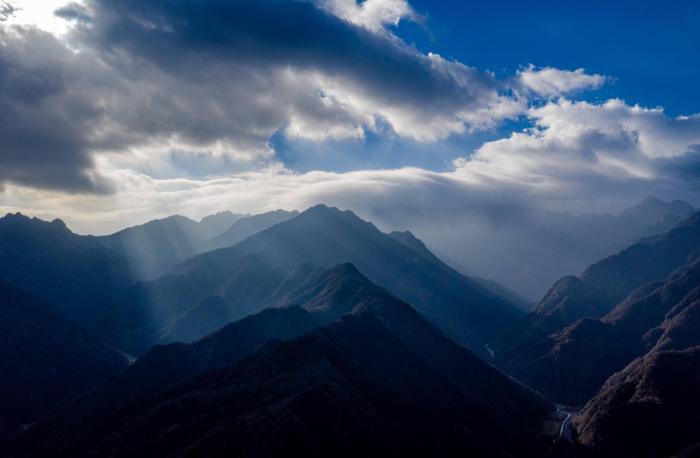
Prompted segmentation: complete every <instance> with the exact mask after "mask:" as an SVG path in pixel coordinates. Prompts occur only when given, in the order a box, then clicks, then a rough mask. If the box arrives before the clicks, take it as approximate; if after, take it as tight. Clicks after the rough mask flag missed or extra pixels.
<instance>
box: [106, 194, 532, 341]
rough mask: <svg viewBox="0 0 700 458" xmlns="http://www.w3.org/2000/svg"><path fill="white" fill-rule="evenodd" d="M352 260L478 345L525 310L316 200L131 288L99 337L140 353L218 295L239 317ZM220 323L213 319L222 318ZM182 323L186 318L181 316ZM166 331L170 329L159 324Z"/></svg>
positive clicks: (445, 327) (447, 329)
mask: <svg viewBox="0 0 700 458" xmlns="http://www.w3.org/2000/svg"><path fill="white" fill-rule="evenodd" d="M342 262H351V263H353V264H354V265H356V266H357V267H358V269H359V270H361V271H362V272H363V273H364V274H366V275H367V276H368V278H370V280H372V281H374V282H376V283H378V284H381V285H382V286H384V287H386V288H387V289H389V290H390V291H391V292H392V293H394V294H396V295H398V296H399V297H401V298H402V299H404V300H406V301H408V302H409V303H411V304H412V305H413V306H415V307H416V309H417V310H418V311H420V312H421V313H423V314H424V315H425V316H426V317H427V318H428V319H429V320H431V321H432V322H434V323H436V324H437V325H438V326H440V327H441V328H442V329H443V330H444V331H445V332H446V333H447V334H448V335H450V336H452V337H453V338H455V339H457V341H458V342H459V343H461V344H464V345H466V346H468V347H469V348H471V349H473V350H475V351H483V344H484V343H485V342H486V341H488V339H489V338H491V337H492V336H494V335H496V334H498V333H500V332H502V331H503V330H505V329H506V328H507V327H508V326H510V325H511V324H512V323H513V322H514V321H515V320H516V319H518V318H520V317H521V316H522V312H521V311H520V310H519V309H518V308H517V307H515V306H514V305H512V304H510V303H509V302H508V301H507V300H505V299H503V298H501V297H499V296H497V295H496V294H495V293H493V292H492V291H490V290H487V289H486V288H484V287H483V286H481V285H480V284H479V283H477V282H476V281H473V280H470V279H469V278H467V277H465V276H463V275H461V274H459V273H458V272H457V271H455V270H453V269H451V268H450V267H448V266H447V265H445V264H444V263H442V262H441V261H439V260H438V259H437V258H436V257H434V256H432V255H431V256H427V255H426V254H425V253H421V252H418V251H415V250H414V249H412V248H411V247H409V246H407V245H405V244H404V243H402V242H400V241H398V240H396V239H395V238H394V237H392V236H390V235H388V234H384V233H382V232H380V231H379V230H378V229H377V228H376V227H375V226H374V225H372V224H371V223H368V222H366V221H363V220H362V219H360V218H358V217H357V216H356V215H355V214H353V213H352V212H350V211H340V210H338V209H335V208H330V207H326V206H324V205H319V206H315V207H312V208H310V209H308V210H306V211H304V212H303V213H301V214H299V215H298V216H296V217H294V218H292V219H290V220H288V221H285V222H282V223H279V224H277V225H275V226H273V227H271V228H269V229H266V230H264V231H261V232H259V233H257V234H255V235H253V236H251V237H249V238H247V239H246V240H244V241H242V242H240V243H237V244H236V245H234V246H232V247H229V248H224V249H220V250H215V251H211V252H208V253H204V254H201V255H198V256H195V257H192V258H190V259H188V260H187V261H185V262H183V263H182V264H180V265H179V266H177V267H176V268H174V269H173V270H172V271H171V272H170V273H169V274H167V275H164V276H162V277H159V278H157V279H156V280H154V281H151V282H141V283H138V284H136V285H134V286H133V287H132V288H130V289H129V290H128V291H127V292H126V293H125V294H124V296H123V297H122V299H121V304H120V306H118V307H114V308H113V309H112V310H111V312H112V313H110V314H107V315H105V316H104V317H103V318H102V320H101V322H100V325H99V326H98V333H99V335H102V336H105V338H106V339H107V340H108V341H109V342H112V343H113V344H115V345H116V346H118V347H119V348H123V349H124V350H125V351H127V352H130V353H132V354H136V355H138V354H141V353H143V351H145V350H147V349H148V348H149V347H150V346H151V345H153V344H154V343H156V342H163V340H162V337H163V333H164V331H166V330H167V329H170V328H171V327H172V323H173V322H174V321H179V320H182V319H186V317H188V316H203V315H207V312H206V311H205V310H204V309H206V308H208V307H210V305H211V304H212V300H211V298H212V297H218V298H219V299H218V302H219V305H217V307H219V306H221V303H222V301H223V303H225V304H228V305H227V306H228V310H229V313H230V316H231V317H236V318H240V317H244V316H246V315H248V314H250V313H255V312H257V311H259V310H260V309H261V307H265V306H268V305H270V304H272V303H274V302H276V300H277V299H279V298H281V296H282V295H283V294H284V293H286V292H287V291H288V290H290V289H291V288H293V287H296V286H299V285H301V284H302V283H303V282H304V281H305V279H306V277H307V276H308V275H309V274H310V272H312V271H313V270H314V268H323V267H330V266H332V265H335V264H338V263H342ZM223 324H225V323H220V325H223ZM180 326H186V325H184V324H181V325H180ZM166 332H167V331H166Z"/></svg>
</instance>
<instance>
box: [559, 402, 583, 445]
mask: <svg viewBox="0 0 700 458" xmlns="http://www.w3.org/2000/svg"><path fill="white" fill-rule="evenodd" d="M557 412H559V413H561V414H562V415H564V419H563V420H562V422H561V426H559V439H560V440H564V441H566V442H573V441H574V431H573V427H572V426H571V420H572V419H573V418H574V415H576V414H577V413H578V411H576V410H573V409H572V408H571V407H567V406H562V405H557Z"/></svg>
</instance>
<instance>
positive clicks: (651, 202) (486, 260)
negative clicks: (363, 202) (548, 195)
mask: <svg viewBox="0 0 700 458" xmlns="http://www.w3.org/2000/svg"><path fill="white" fill-rule="evenodd" d="M693 211H694V208H693V207H692V206H691V205H689V204H688V203H686V202H683V201H679V200H676V201H671V202H664V201H661V200H660V199H658V198H655V197H648V198H646V199H644V200H643V201H641V202H639V203H638V204H636V205H634V206H632V207H630V208H627V209H624V210H622V211H621V212H619V213H618V214H577V213H572V212H566V211H553V210H548V209H543V208H537V207H530V206H527V205H523V204H517V203H504V204H494V203H485V204H483V205H479V204H474V203H472V204H470V205H468V206H465V207H464V208H463V209H461V210H460V211H455V210H454V209H453V210H450V211H447V210H443V209H441V208H439V207H437V208H428V209H425V211H424V212H421V213H419V214H416V213H415V212H411V213H406V212H403V210H402V207H401V206H397V207H396V208H395V209H386V208H384V207H383V208H382V212H377V213H373V212H368V213H367V214H362V216H363V217H367V218H369V219H370V220H372V221H374V222H375V223H377V224H379V225H380V227H382V228H385V229H387V230H395V229H400V230H405V229H410V230H411V232H413V233H414V234H416V236H418V237H419V238H420V239H421V240H423V241H424V242H425V243H426V244H427V245H428V246H429V247H430V248H431V250H432V251H433V252H434V253H435V254H437V255H438V256H439V257H440V258H441V259H442V260H444V261H445V262H447V263H448V264H450V265H451V266H453V267H455V268H456V269H458V270H459V271H460V272H462V273H464V274H465V275H468V276H473V277H481V278H485V279H491V280H495V281H497V282H498V283H500V284H502V285H506V286H508V287H509V288H510V289H512V290H513V291H515V292H516V293H517V294H518V295H519V296H522V297H524V298H525V299H526V300H528V301H530V302H533V303H534V302H537V301H538V300H539V299H541V298H542V296H543V295H544V294H545V293H546V292H547V289H548V288H549V287H550V286H551V285H552V283H553V282H554V281H556V280H557V279H558V278H560V277H561V276H562V275H564V274H569V273H579V272H581V271H582V270H584V269H585V268H586V266H588V265H590V264H592V263H593V262H595V261H596V260H598V259H601V258H604V257H606V256H608V255H611V254H613V253H615V252H617V251H619V250H622V249H624V248H625V247H627V246H629V245H631V244H633V243H635V242H636V241H638V240H639V239H642V238H646V237H650V236H654V235H659V234H663V233H665V232H667V231H669V230H670V229H672V228H673V227H674V226H675V225H676V224H678V223H680V222H681V221H682V220H684V219H685V218H687V217H689V216H690V215H691V214H692V213H693Z"/></svg>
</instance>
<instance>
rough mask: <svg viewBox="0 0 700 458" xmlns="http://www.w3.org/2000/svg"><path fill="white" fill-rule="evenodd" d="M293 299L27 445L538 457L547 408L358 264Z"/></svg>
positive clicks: (82, 451) (92, 450) (153, 354)
mask: <svg viewBox="0 0 700 458" xmlns="http://www.w3.org/2000/svg"><path fill="white" fill-rule="evenodd" d="M286 297H287V298H288V299H289V300H290V301H292V300H298V301H299V305H293V306H289V305H286V304H280V305H279V307H273V308H270V309H267V310H264V311H262V312H260V313H258V314H256V315H253V316H251V317H248V318H245V319H244V320H242V321H239V322H236V323H233V324H230V325H228V326H226V327H225V328H223V329H221V330H220V331H217V332H216V333H214V334H212V335H210V336H208V337H205V338H204V339H201V340H199V341H197V342H194V343H191V344H171V345H167V346H161V347H156V348H154V349H153V350H151V351H150V352H148V353H147V354H146V355H145V356H144V357H142V358H141V359H140V360H139V361H138V362H136V363H135V364H134V365H133V366H131V367H130V368H129V370H128V371H126V372H125V373H124V374H123V375H121V376H119V377H118V378H116V379H114V381H113V382H111V383H110V384H108V385H106V388H103V389H101V390H97V391H96V392H94V393H93V394H91V395H90V396H88V397H86V398H85V399H88V400H89V402H87V404H89V405H90V406H91V407H92V410H91V409H88V410H87V412H88V413H87V414H86V413H85V411H84V410H83V409H82V408H80V407H78V408H75V407H71V408H69V409H67V411H68V412H72V413H73V417H72V419H70V418H69V420H67V421H64V420H61V419H59V420H54V423H52V422H49V424H50V425H52V426H51V427H49V428H46V426H44V425H39V426H37V427H35V428H30V430H29V431H28V432H26V433H25V434H26V435H27V436H28V437H29V439H25V440H28V441H29V443H31V444H32V447H33V451H34V452H38V456H43V455H44V454H46V455H51V456H88V455H90V456H93V455H99V456H126V455H132V456H133V455H134V454H135V455H139V456H143V455H149V454H152V453H158V454H161V455H168V456H223V455H226V456H263V455H271V454H276V453H283V452H284V453H288V454H291V455H294V456H299V455H300V454H304V455H313V456H328V455H330V454H333V455H338V456H350V455H353V456H356V454H358V453H365V454H366V453H370V454H377V453H386V454H390V455H394V454H408V455H415V454H416V453H437V454H439V455H442V456H457V455H464V454H475V455H478V456H512V455H519V456H525V455H528V454H538V453H539V452H541V451H542V450H543V448H542V447H543V446H544V444H543V443H542V442H541V441H540V439H538V435H539V434H540V429H541V424H542V420H543V418H544V417H545V415H547V414H548V413H549V412H550V411H551V410H552V409H553V406H552V405H551V404H550V403H549V402H547V401H546V400H544V399H543V398H541V397H540V396H539V395H537V394H535V393H534V392H532V391H531V390H529V389H527V388H525V387H524V386H523V385H520V384H519V383H517V382H515V381H513V380H512V379H510V378H508V377H506V376H504V375H503V374H501V373H500V372H498V371H497V370H496V369H495V368H493V367H492V366H490V365H488V364H486V363H484V362H483V361H482V360H481V359H479V358H478V357H477V356H476V355H474V354H473V353H471V352H469V351H468V350H466V349H464V348H462V347H460V346H458V345H456V344H455V343H453V342H452V341H450V340H449V339H448V338H447V337H445V336H444V334H443V333H442V332H441V331H439V330H438V329H437V328H436V327H435V326H433V325H432V324H430V323H428V322H427V321H426V320H425V319H424V318H423V317H421V315H420V314H418V313H417V312H416V311H415V310H414V309H413V308H412V307H411V306H409V305H408V304H406V303H405V302H403V301H401V300H400V299H398V298H396V297H395V296H393V295H392V294H390V293H389V292H388V291H386V290H384V289H382V288H379V287H377V286H375V285H374V284H372V283H371V282H370V281H369V280H368V279H367V278H366V277H364V275H362V274H361V273H360V272H359V271H358V270H357V269H355V267H354V266H353V265H350V264H342V265H338V266H335V267H333V268H330V269H328V270H326V271H324V272H316V271H314V272H313V273H312V274H311V275H310V277H309V279H308V281H307V282H306V284H305V286H303V287H300V288H297V289H295V290H294V291H292V292H290V293H289V294H288V295H287V296H286ZM336 317H340V318H339V319H336ZM329 321H332V322H331V323H330V324H326V325H323V324H324V323H327V322H329ZM319 325H321V327H318V326H319ZM313 328H316V329H313ZM264 342H267V343H266V344H265V343H264ZM261 344H262V345H261ZM246 355H247V356H246ZM241 358H242V359H241ZM105 399H106V400H107V401H105ZM115 399H121V401H120V402H117V403H114V400H115ZM110 402H111V404H110ZM80 404H81V403H80V401H79V402H78V403H77V405H78V406H80ZM83 404H85V401H83ZM95 406H98V407H97V408H95ZM76 410H77V411H78V412H81V413H80V414H79V415H77V417H78V418H79V419H78V420H76V419H75V418H76V415H75V412H76ZM69 417H70V415H69ZM55 422H57V423H58V424H60V425H62V426H61V427H58V428H54V426H55V425H56V424H57V423H55ZM20 443H22V442H21V441H20ZM24 444H27V442H24Z"/></svg>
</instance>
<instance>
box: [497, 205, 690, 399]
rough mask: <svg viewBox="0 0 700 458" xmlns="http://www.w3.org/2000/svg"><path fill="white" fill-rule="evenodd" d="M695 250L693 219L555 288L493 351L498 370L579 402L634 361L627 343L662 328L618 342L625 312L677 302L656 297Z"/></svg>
mask: <svg viewBox="0 0 700 458" xmlns="http://www.w3.org/2000/svg"><path fill="white" fill-rule="evenodd" d="M699 249H700V214H696V215H694V216H692V217H691V218H689V219H688V220H686V221H684V222H682V223H681V224H679V225H678V226H677V227H675V228H674V229H672V230H671V231H670V232H669V233H668V234H665V235H663V236H658V237H655V238H651V239H646V240H643V241H641V242H639V243H637V244H635V245H632V246H631V247H629V248H627V249H625V250H623V251H621V252H620V253H618V254H616V255H614V256H611V257H608V258H606V259H604V260H602V261H599V262H598V263H596V264H593V265H592V266H591V267H589V268H588V269H586V271H584V273H583V274H582V275H581V276H580V277H566V278H564V279H562V280H560V281H559V282H557V284H555V285H554V286H553V287H552V289H551V290H550V291H549V293H548V294H547V296H546V297H545V298H544V299H543V300H542V301H541V302H540V303H539V304H538V305H537V306H536V308H535V310H534V312H533V313H532V314H531V315H528V316H527V317H526V318H525V319H524V320H523V321H522V322H521V323H519V324H518V325H516V326H515V327H514V328H513V329H512V330H511V331H510V332H509V333H508V334H507V335H506V336H505V337H503V338H501V339H499V340H497V341H496V342H494V343H493V344H492V347H493V349H494V350H495V353H496V361H497V363H498V364H499V366H500V367H502V368H503V369H504V370H506V371H507V372H509V373H510V374H512V375H513V376H515V377H516V378H518V379H519V380H522V381H524V382H525V383H528V384H530V385H531V386H533V387H534V388H536V389H538V390H540V391H541V392H543V393H545V394H546V395H548V396H550V397H551V398H552V399H554V400H557V401H559V402H564V403H571V404H577V403H582V402H585V401H586V400H587V399H588V398H589V397H590V396H592V395H593V394H594V393H595V391H596V390H597V389H598V387H599V386H600V385H601V384H602V382H603V381H604V380H605V379H606V378H607V377H608V376H609V375H610V374H611V373H612V372H614V371H616V370H619V369H621V368H622V367H624V365H625V364H627V363H628V362H629V361H631V359H632V358H634V357H635V356H639V355H640V352H641V351H642V350H641V349H640V348H639V347H638V346H634V348H630V347H629V345H627V342H629V341H630V340H632V341H634V342H636V339H639V337H640V336H641V334H643V333H644V332H646V331H648V330H649V329H650V327H653V326H657V325H659V324H660V322H661V319H659V318H658V317H657V319H656V321H654V320H652V322H651V323H647V327H646V328H643V329H637V330H636V331H635V332H634V333H633V334H632V335H631V336H629V335H628V336H624V335H623V333H622V331H623V330H624V331H625V332H632V331H631V329H628V328H627V327H626V326H623V324H622V323H624V322H625V319H626V318H625V317H624V314H625V313H626V312H624V311H628V310H631V309H630V307H632V304H638V303H640V302H642V301H647V303H649V304H652V305H648V306H646V310H647V311H649V310H651V309H652V308H653V307H657V308H658V307H661V309H662V310H663V309H664V308H665V307H668V306H669V304H668V301H669V300H671V299H672V298H674V297H675V296H668V295H666V296H663V298H661V297H658V295H659V294H660V291H662V290H660V289H659V288H663V286H664V283H663V280H664V279H665V278H666V277H667V276H669V274H671V273H672V272H673V271H674V270H676V269H678V268H680V267H682V266H683V265H684V264H685V263H686V261H687V260H688V258H689V256H691V254H692V253H693V252H694V251H696V250H699ZM687 272H688V271H687V270H686V273H687ZM673 278H676V277H671V279H670V280H669V281H671V280H672V279H673ZM659 281H662V283H655V282H659ZM630 293H631V295H630ZM628 295H629V297H627V298H626V299H625V297H626V296H628ZM623 299H625V300H624V301H623ZM617 304H619V305H617ZM650 307H652V308H650ZM662 316H663V315H662ZM601 318H602V319H601ZM635 319H636V318H635ZM577 320H578V321H577ZM630 320H631V319H630ZM613 328H614V329H615V332H613V333H611V329H613Z"/></svg>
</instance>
